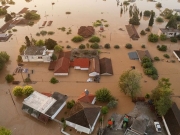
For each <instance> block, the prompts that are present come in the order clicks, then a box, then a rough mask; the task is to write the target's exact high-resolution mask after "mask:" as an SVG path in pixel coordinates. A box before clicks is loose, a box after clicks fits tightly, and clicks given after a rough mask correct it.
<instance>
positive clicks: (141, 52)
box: [136, 50, 151, 61]
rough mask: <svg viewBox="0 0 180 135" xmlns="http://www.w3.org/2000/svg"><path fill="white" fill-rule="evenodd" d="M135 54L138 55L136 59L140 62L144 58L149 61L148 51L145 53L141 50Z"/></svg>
mask: <svg viewBox="0 0 180 135" xmlns="http://www.w3.org/2000/svg"><path fill="white" fill-rule="evenodd" d="M136 52H137V54H138V57H139V59H140V61H142V59H143V58H144V57H148V58H150V59H151V55H150V53H149V51H148V50H145V51H143V50H136Z"/></svg>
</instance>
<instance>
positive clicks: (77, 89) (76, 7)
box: [0, 0, 180, 135]
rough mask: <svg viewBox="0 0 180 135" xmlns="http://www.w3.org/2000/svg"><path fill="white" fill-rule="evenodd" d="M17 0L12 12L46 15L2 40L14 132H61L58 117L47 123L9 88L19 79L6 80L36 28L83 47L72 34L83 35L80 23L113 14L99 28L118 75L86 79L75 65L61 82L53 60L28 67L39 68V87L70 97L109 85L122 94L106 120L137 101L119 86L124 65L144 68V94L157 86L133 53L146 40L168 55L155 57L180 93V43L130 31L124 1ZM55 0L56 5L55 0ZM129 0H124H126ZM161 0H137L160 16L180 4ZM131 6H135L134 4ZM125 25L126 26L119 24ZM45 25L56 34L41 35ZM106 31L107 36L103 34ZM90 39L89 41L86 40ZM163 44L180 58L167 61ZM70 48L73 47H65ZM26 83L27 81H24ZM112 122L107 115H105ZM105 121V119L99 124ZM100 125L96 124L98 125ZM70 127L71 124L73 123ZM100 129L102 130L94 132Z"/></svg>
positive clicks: (1, 118) (5, 103) (3, 100)
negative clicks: (25, 107)
mask: <svg viewBox="0 0 180 135" xmlns="http://www.w3.org/2000/svg"><path fill="white" fill-rule="evenodd" d="M14 1H15V2H16V4H15V5H10V7H9V8H8V9H7V10H8V12H9V13H10V12H15V13H18V12H19V11H20V10H21V9H22V8H24V7H28V8H29V10H37V13H39V14H40V15H41V19H40V20H39V21H37V22H36V23H35V24H34V26H32V27H31V26H16V27H15V29H17V30H18V31H17V32H13V36H12V38H11V39H10V40H9V41H8V42H0V51H6V52H7V53H8V54H9V55H10V61H9V62H8V63H7V65H6V67H5V68H4V69H3V71H1V72H0V106H1V109H0V126H5V127H7V128H9V129H10V130H12V134H13V135H41V134H44V135H55V134H61V133H60V126H59V125H58V124H57V123H56V122H53V121H52V122H50V123H48V124H47V125H44V124H43V123H41V122H39V121H37V120H36V119H34V118H32V117H30V116H29V115H26V114H25V113H23V112H22V111H21V106H22V101H23V98H22V99H21V98H20V99H19V98H16V97H14V96H12V98H13V100H14V102H15V105H14V103H13V100H12V98H11V96H10V94H9V91H12V89H13V87H14V86H13V85H9V84H7V83H6V81H5V79H4V77H5V75H6V74H8V73H13V71H14V70H15V68H16V66H17V62H16V59H17V55H18V54H19V48H20V46H21V45H22V44H24V41H25V36H29V37H30V35H31V34H32V37H33V38H35V39H37V40H38V39H46V38H52V39H54V40H56V41H58V43H59V44H60V45H62V46H65V47H66V45H70V46H71V47H72V48H77V47H78V46H79V44H81V43H78V44H76V43H73V42H71V38H72V37H73V36H75V35H77V30H78V28H79V27H80V26H88V25H92V23H93V22H95V21H96V20H100V19H105V20H107V22H106V23H104V24H109V27H107V28H105V31H104V32H103V33H99V32H98V30H99V28H98V27H97V28H95V29H96V33H95V34H96V35H98V36H101V42H100V44H101V45H104V44H105V43H110V44H111V46H112V47H111V49H109V50H107V49H102V50H101V51H102V52H108V53H101V54H100V57H101V58H102V57H108V58H111V59H112V64H113V71H114V75H113V76H103V77H101V81H100V83H85V81H86V80H87V79H88V72H87V71H79V70H74V69H70V73H69V76H67V77H57V79H58V80H59V81H60V83H58V84H55V85H53V84H51V83H49V80H50V78H51V77H53V72H52V71H48V63H25V65H24V67H25V68H28V69H29V70H31V69H33V70H34V74H31V79H32V80H33V81H36V82H37V83H36V84H32V86H33V88H34V89H35V90H37V91H39V92H49V93H53V92H54V91H58V92H60V93H62V94H66V95H68V96H69V100H71V99H74V100H76V99H77V98H78V96H79V95H80V94H81V93H82V92H83V91H84V89H88V90H89V91H90V92H91V93H94V92H95V91H96V90H97V89H100V88H103V87H105V88H108V89H109V90H110V91H111V93H112V95H114V96H115V97H116V98H117V99H118V107H117V108H116V109H114V110H111V111H110V112H109V114H108V115H107V116H106V117H105V120H106V119H108V118H109V117H110V115H111V114H112V113H121V114H124V113H128V112H129V111H131V110H132V109H133V107H134V104H133V103H132V102H131V99H130V97H128V96H126V95H124V94H123V93H121V92H120V90H119V88H118V79H119V77H120V75H121V74H122V72H123V71H125V70H128V69H130V67H131V66H135V67H136V70H137V71H139V72H140V73H142V75H143V78H142V83H141V85H142V89H141V91H142V93H141V94H140V95H139V96H144V95H145V94H146V93H150V92H151V90H152V89H153V88H155V87H156V85H157V81H154V80H152V79H151V78H149V77H147V76H145V75H144V73H143V69H142V67H141V65H140V63H139V62H138V61H133V60H130V59H129V57H128V55H127V53H128V52H130V51H135V50H137V49H141V45H142V44H145V45H146V49H148V50H149V52H150V54H151V55H152V57H155V56H158V57H160V58H161V59H164V61H159V62H154V66H155V67H156V68H157V69H158V72H159V77H160V78H161V77H167V78H170V82H171V83H172V88H173V91H174V94H175V95H180V91H179V86H180V85H179V80H180V68H179V62H178V61H177V60H176V58H175V57H174V56H173V54H172V50H174V49H180V43H179V42H178V43H171V42H169V41H165V42H162V41H159V42H158V43H155V44H153V43H149V42H148V41H147V35H148V34H147V35H146V36H141V38H140V39H139V40H138V41H132V40H130V38H129V36H128V33H127V31H126V29H125V25H126V24H128V21H129V12H128V10H127V11H125V12H124V13H123V14H122V15H121V14H120V8H121V7H120V6H117V2H116V0H113V1H112V0H106V1H103V0H76V1H75V0H74V1H71V0H51V1H49V0H32V1H30V2H26V1H25V0H14ZM53 2H54V3H55V4H54V5H52V3H53ZM121 2H123V1H122V0H121V1H120V3H121ZM157 2H161V3H162V6H163V7H162V8H160V9H159V8H156V7H155V3H156V2H149V1H147V0H136V2H135V3H131V5H133V4H136V5H137V7H138V8H139V10H140V11H144V10H154V11H155V12H156V17H158V16H159V14H160V12H161V11H163V10H164V9H165V8H170V9H178V8H179V7H180V2H179V1H178V0H157ZM128 7H129V6H128ZM67 11H68V12H71V14H69V15H66V14H65V12H67ZM44 21H53V23H52V25H51V26H49V27H48V26H45V27H44V28H41V29H39V27H41V26H42V24H43V22H44ZM148 22H149V18H145V17H142V18H141V21H140V23H141V24H140V25H139V26H137V27H136V28H137V31H138V33H139V32H140V31H141V30H143V29H145V28H147V26H148ZM166 23H167V20H166V21H165V22H164V23H157V22H155V23H154V25H153V27H152V32H153V33H157V32H158V28H163V27H164V26H165V25H166ZM3 24H4V17H0V26H1V25H3ZM59 27H66V29H68V28H71V29H72V34H70V35H67V34H66V32H62V31H60V30H58V29H57V28H59ZM119 28H122V29H124V30H125V31H120V30H118V29H119ZM41 30H46V31H54V32H55V34H54V35H51V36H40V37H37V36H36V33H37V32H40V31H41ZM102 36H105V38H103V37H102ZM87 42H88V39H86V40H85V41H83V42H82V43H83V44H86V43H87ZM126 43H131V44H132V45H133V49H131V50H127V49H125V47H124V46H125V44H126ZM115 44H118V45H120V49H118V50H116V49H114V48H113V46H114V45H115ZM158 44H165V45H167V46H168V51H167V52H166V53H168V54H169V55H170V56H171V58H170V59H171V60H176V63H169V62H166V60H165V58H163V54H164V53H162V52H159V51H158V50H157V49H156V46H157V45H158ZM65 50H67V49H65ZM23 77H24V78H25V77H27V74H25V73H23ZM15 79H16V80H19V81H22V76H21V74H16V75H15ZM20 85H23V83H21V84H20ZM62 117H65V115H64V113H61V114H60V116H59V117H58V118H59V119H60V118H62ZM105 123H106V121H105ZM97 125H99V124H97ZM96 130H97V128H96V129H95V131H96ZM68 131H69V129H68ZM70 133H71V134H72V135H75V134H79V133H76V132H75V131H74V130H72V131H71V132H70ZM93 134H94V135H95V134H96V132H94V133H93Z"/></svg>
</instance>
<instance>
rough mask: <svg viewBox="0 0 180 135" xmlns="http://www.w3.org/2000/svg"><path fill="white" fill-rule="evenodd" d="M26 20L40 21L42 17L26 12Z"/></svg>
mask: <svg viewBox="0 0 180 135" xmlns="http://www.w3.org/2000/svg"><path fill="white" fill-rule="evenodd" d="M24 18H25V19H27V20H39V19H40V18H41V16H40V15H39V14H36V13H33V12H26V14H25V15H24Z"/></svg>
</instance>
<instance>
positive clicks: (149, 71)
mask: <svg viewBox="0 0 180 135" xmlns="http://www.w3.org/2000/svg"><path fill="white" fill-rule="evenodd" d="M144 73H145V74H146V75H153V74H157V69H156V68H155V67H150V68H144Z"/></svg>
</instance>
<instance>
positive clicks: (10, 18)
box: [4, 14, 12, 22]
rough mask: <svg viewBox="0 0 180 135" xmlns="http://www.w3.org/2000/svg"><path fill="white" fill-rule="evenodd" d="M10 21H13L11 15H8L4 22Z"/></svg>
mask: <svg viewBox="0 0 180 135" xmlns="http://www.w3.org/2000/svg"><path fill="white" fill-rule="evenodd" d="M9 20H12V16H11V15H10V14H6V15H5V19H4V21H5V22H8V21H9Z"/></svg>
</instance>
